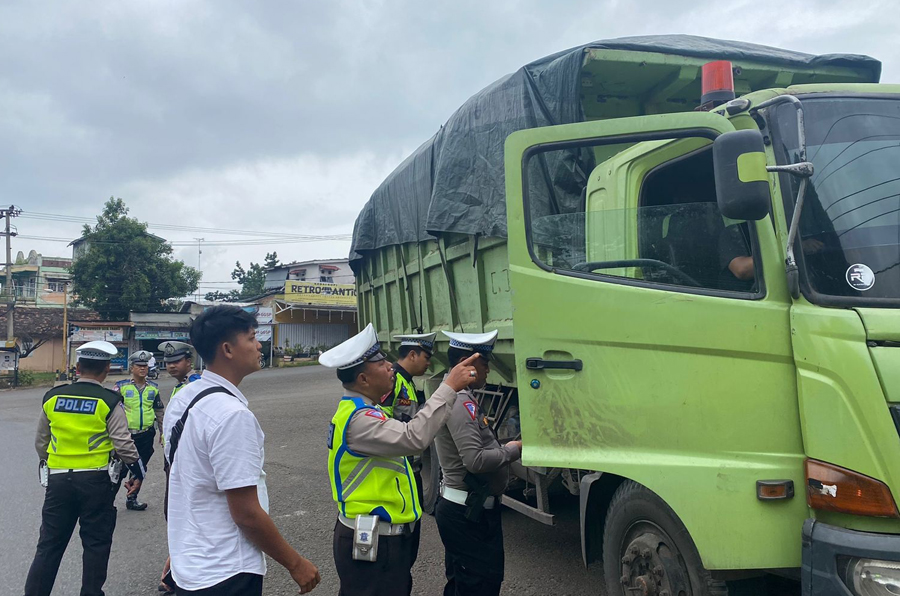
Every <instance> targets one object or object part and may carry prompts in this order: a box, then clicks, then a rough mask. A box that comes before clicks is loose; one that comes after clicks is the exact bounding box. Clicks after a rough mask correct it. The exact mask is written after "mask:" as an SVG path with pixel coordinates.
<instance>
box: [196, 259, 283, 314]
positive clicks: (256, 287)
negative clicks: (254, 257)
mask: <svg viewBox="0 0 900 596" xmlns="http://www.w3.org/2000/svg"><path fill="white" fill-rule="evenodd" d="M278 265H279V261H278V253H277V252H270V253H267V254H266V259H265V261H264V262H263V264H262V265H260V264H259V263H252V262H251V263H250V266H249V267H248V268H247V269H244V267H243V266H242V265H241V262H240V261H238V262H236V263H235V264H234V270H233V271H232V272H231V279H233V280H234V281H236V282H238V283H239V284H240V285H241V289H240V290H230V291H228V292H220V291H218V290H217V291H215V292H208V293H207V294H206V299H207V300H223V301H225V302H238V301H240V300H247V299H250V298H256V297H257V296H259V295H261V294H263V293H265V291H266V269H271V268H272V267H277V266H278Z"/></svg>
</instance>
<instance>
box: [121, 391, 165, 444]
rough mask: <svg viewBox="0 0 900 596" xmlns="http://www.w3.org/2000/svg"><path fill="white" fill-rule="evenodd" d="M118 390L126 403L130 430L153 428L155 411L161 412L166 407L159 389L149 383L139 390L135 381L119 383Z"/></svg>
mask: <svg viewBox="0 0 900 596" xmlns="http://www.w3.org/2000/svg"><path fill="white" fill-rule="evenodd" d="M116 389H117V390H118V391H119V393H120V394H121V395H122V399H123V400H124V401H125V414H126V415H127V416H128V430H130V431H131V432H140V431H142V430H147V429H148V428H150V427H152V426H153V422H154V421H155V420H156V413H155V412H154V410H161V409H162V408H163V407H164V406H163V403H162V400H160V398H159V387H158V386H157V384H156V383H154V382H152V381H147V384H146V385H144V387H143V388H141V389H138V387H137V385H135V383H134V380H133V379H129V380H127V381H119V382H118V383H116Z"/></svg>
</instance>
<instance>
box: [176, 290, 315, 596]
mask: <svg viewBox="0 0 900 596" xmlns="http://www.w3.org/2000/svg"><path fill="white" fill-rule="evenodd" d="M191 343H192V344H193V346H194V348H195V349H196V350H197V353H198V354H199V355H200V357H201V358H203V360H204V361H205V362H206V364H207V370H206V372H205V373H204V374H203V376H202V377H201V378H200V380H198V381H195V382H194V383H191V384H190V385H188V386H187V387H185V388H184V389H182V390H181V391H179V392H178V393H177V394H176V395H175V396H174V397H173V398H172V401H171V402H169V407H168V408H167V409H166V417H165V420H164V421H163V432H164V433H165V436H166V439H167V441H166V448H167V453H166V456H167V459H169V461H170V463H171V467H170V470H169V505H168V531H169V555H170V557H171V559H172V565H171V570H172V576H173V579H174V581H175V583H176V584H177V585H176V588H175V591H176V594H179V595H182V594H184V595H188V594H197V595H199V594H202V595H204V596H232V595H233V596H238V595H240V596H257V595H261V594H262V584H263V576H264V575H265V573H266V561H265V556H264V554H263V553H265V554H268V555H269V556H270V557H272V558H273V559H275V560H276V561H277V562H278V563H280V564H281V565H283V566H284V567H285V568H286V569H287V570H288V571H289V572H290V574H291V577H292V578H293V579H294V581H295V582H297V585H298V586H299V587H300V592H301V593H306V592H309V591H310V590H312V589H313V588H315V587H316V585H317V584H318V583H319V581H320V576H319V572H318V569H316V566H315V565H313V564H312V563H310V562H309V561H308V560H306V559H305V558H303V557H302V556H300V555H299V554H298V553H297V551H295V550H294V549H293V548H292V547H291V546H290V545H289V544H288V543H287V542H286V541H285V540H284V538H283V537H282V536H281V534H280V533H279V532H278V529H277V528H276V527H275V524H274V523H273V522H272V519H271V518H270V517H269V514H268V506H269V499H268V493H267V491H266V480H265V479H266V474H265V472H264V471H263V460H264V450H263V443H264V440H265V435H264V434H263V432H262V429H261V428H260V427H259V422H257V420H256V416H254V415H253V413H252V412H251V411H250V410H249V409H248V407H247V398H245V397H244V395H243V394H242V393H241V392H240V390H239V389H238V385H240V382H241V380H242V379H243V378H244V377H246V376H247V375H249V374H251V373H253V372H256V371H257V370H259V359H260V348H261V346H260V344H259V342H258V341H257V340H256V319H255V318H254V317H253V316H252V315H250V314H249V313H247V312H246V311H244V310H242V309H240V308H239V307H236V306H216V307H213V308H210V309H208V310H206V311H205V312H203V313H202V314H201V315H200V316H199V317H197V319H196V320H195V321H194V322H193V324H192V325H191ZM198 397H199V399H198ZM195 400H196V401H195ZM192 402H193V404H194V405H193V406H191V405H190V404H191V403H192ZM188 408H190V409H189V411H187V412H186V410H188ZM186 413H187V417H186V418H185V414H186ZM181 420H184V423H183V430H182V433H181V435H180V437H179V438H178V440H177V441H172V440H169V439H171V437H172V431H173V428H174V427H176V423H178V422H179V421H181ZM176 434H177V433H176ZM173 450H174V452H173Z"/></svg>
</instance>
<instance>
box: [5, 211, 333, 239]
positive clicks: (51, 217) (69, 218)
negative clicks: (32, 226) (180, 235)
mask: <svg viewBox="0 0 900 596" xmlns="http://www.w3.org/2000/svg"><path fill="white" fill-rule="evenodd" d="M22 217H25V218H28V219H37V220H43V221H62V222H67V223H78V224H95V223H97V221H96V219H93V218H90V217H79V216H76V215H58V214H55V213H38V212H33V211H29V212H25V213H23V214H22ZM146 223H147V227H149V228H155V229H159V230H171V231H178V232H197V233H208V234H226V235H240V234H243V235H246V236H262V237H267V238H285V239H300V238H309V239H316V240H331V239H335V240H340V239H343V238H345V237H349V236H350V234H331V235H317V234H286V233H283V232H265V231H259V230H236V229H229V228H204V227H199V226H184V225H177V224H162V223H150V222H146Z"/></svg>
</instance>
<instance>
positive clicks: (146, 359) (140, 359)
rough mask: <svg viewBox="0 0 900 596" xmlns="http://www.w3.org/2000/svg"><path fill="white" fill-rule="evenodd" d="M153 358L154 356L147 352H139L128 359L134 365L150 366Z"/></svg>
mask: <svg viewBox="0 0 900 596" xmlns="http://www.w3.org/2000/svg"><path fill="white" fill-rule="evenodd" d="M152 357H153V354H151V353H150V352H148V351H147V350H138V351H137V352H135V353H134V354H132V355H131V356H129V357H128V362H130V363H132V364H149V363H150V358H152Z"/></svg>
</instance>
